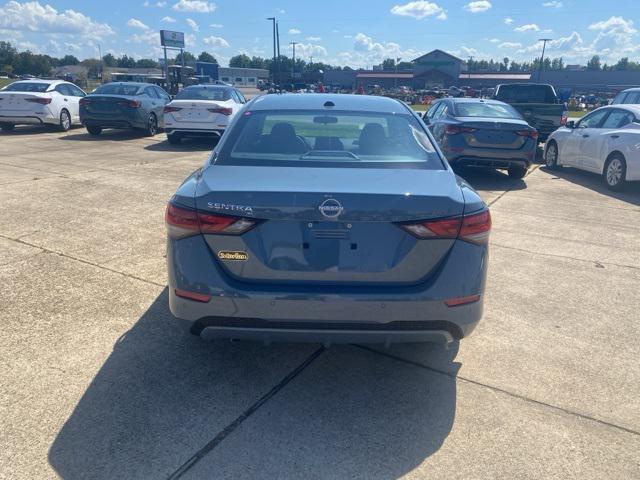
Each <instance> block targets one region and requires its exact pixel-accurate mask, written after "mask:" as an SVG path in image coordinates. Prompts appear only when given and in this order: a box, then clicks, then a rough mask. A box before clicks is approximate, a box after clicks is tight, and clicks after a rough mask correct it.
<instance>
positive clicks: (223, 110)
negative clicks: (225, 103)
mask: <svg viewBox="0 0 640 480" xmlns="http://www.w3.org/2000/svg"><path fill="white" fill-rule="evenodd" d="M207 110H208V111H210V112H211V113H221V114H222V115H227V116H228V115H231V114H232V113H233V108H229V107H218V108H207Z"/></svg>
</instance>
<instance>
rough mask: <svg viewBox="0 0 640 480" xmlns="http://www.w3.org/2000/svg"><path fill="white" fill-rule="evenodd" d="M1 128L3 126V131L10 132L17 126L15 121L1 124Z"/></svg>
mask: <svg viewBox="0 0 640 480" xmlns="http://www.w3.org/2000/svg"><path fill="white" fill-rule="evenodd" d="M0 128H2V131H3V132H10V131H11V130H13V129H14V128H16V126H15V125H14V124H13V123H3V124H0Z"/></svg>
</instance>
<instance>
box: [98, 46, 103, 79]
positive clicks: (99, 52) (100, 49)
mask: <svg viewBox="0 0 640 480" xmlns="http://www.w3.org/2000/svg"><path fill="white" fill-rule="evenodd" d="M98 55H100V83H102V71H103V60H102V46H101V45H100V44H99V43H98Z"/></svg>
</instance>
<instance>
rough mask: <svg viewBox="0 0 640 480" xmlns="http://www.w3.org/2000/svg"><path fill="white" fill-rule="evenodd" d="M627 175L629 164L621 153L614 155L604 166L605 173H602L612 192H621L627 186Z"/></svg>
mask: <svg viewBox="0 0 640 480" xmlns="http://www.w3.org/2000/svg"><path fill="white" fill-rule="evenodd" d="M626 175H627V164H626V162H625V160H624V157H623V156H622V155H620V154H619V153H614V154H613V155H611V156H610V157H609V159H608V160H607V163H605V165H604V172H603V173H602V177H603V178H604V183H605V184H606V185H607V187H608V188H609V189H611V190H620V189H622V187H623V186H624V184H625V181H626Z"/></svg>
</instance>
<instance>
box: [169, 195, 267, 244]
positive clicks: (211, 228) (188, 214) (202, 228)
mask: <svg viewBox="0 0 640 480" xmlns="http://www.w3.org/2000/svg"><path fill="white" fill-rule="evenodd" d="M165 222H166V224H167V234H168V235H169V237H171V238H176V239H179V238H185V237H190V236H192V235H198V234H200V233H217V234H222V235H241V234H243V233H245V232H248V231H249V230H251V229H252V228H253V227H255V226H256V225H257V224H258V221H257V220H254V219H251V218H244V217H233V216H227V215H214V214H211V213H205V212H199V211H197V210H191V209H188V208H183V207H178V206H176V205H174V204H173V203H171V202H169V204H168V205H167V210H166V212H165Z"/></svg>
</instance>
